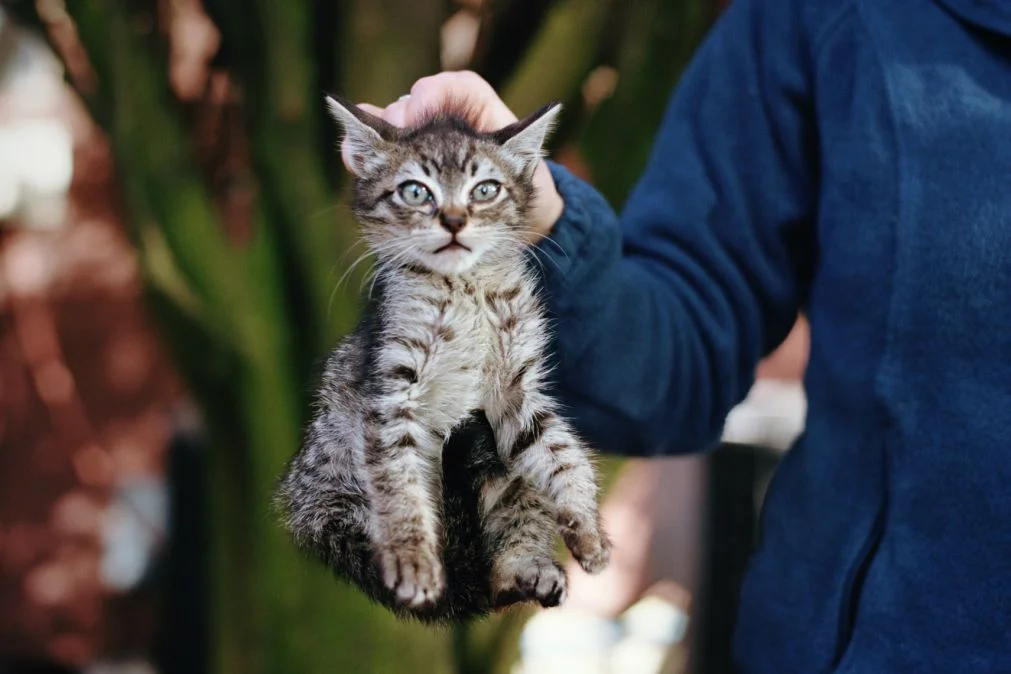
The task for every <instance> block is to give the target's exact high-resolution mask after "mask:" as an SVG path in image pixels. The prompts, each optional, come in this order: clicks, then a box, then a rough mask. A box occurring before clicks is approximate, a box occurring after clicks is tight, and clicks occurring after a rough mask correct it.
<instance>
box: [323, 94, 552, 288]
mask: <svg viewBox="0 0 1011 674" xmlns="http://www.w3.org/2000/svg"><path fill="white" fill-rule="evenodd" d="M328 103H329V105H330V109H331V112H332V113H333V114H334V116H335V117H336V118H337V119H339V120H340V121H341V122H342V124H343V126H344V129H345V133H346V134H347V140H348V142H349V144H350V146H351V148H352V151H351V161H350V163H351V169H352V171H353V172H354V173H355V177H356V181H355V214H356V215H357V217H358V220H359V221H360V222H361V223H362V226H363V234H364V237H365V239H366V241H367V242H368V244H369V246H370V247H371V248H372V249H373V251H374V252H375V253H376V254H377V257H378V258H379V260H380V263H381V264H384V265H387V266H402V265H406V264H411V265H415V266H421V267H424V268H425V269H428V270H431V271H433V272H436V273H439V274H447V275H455V274H460V273H463V272H465V271H467V270H469V269H471V268H473V267H474V266H475V265H476V264H479V263H480V262H482V261H489V260H495V259H499V260H501V259H503V258H505V257H508V256H515V255H517V254H519V253H520V251H521V250H522V247H523V238H522V235H523V233H524V229H525V227H526V212H527V208H528V206H529V203H530V200H531V198H532V196H533V189H532V182H531V180H532V175H533V171H534V168H536V165H537V162H538V161H539V159H540V156H541V146H542V144H543V141H544V138H545V136H546V134H547V132H548V131H549V130H550V126H551V123H552V121H553V119H554V117H555V115H556V114H557V111H558V109H559V106H553V107H550V108H545V109H543V110H542V111H540V112H539V113H537V114H535V115H533V116H531V117H530V118H528V119H526V120H523V121H521V122H517V123H516V124H514V125H512V126H510V127H507V128H506V129H503V130H502V131H499V132H496V133H492V134H480V133H476V132H474V131H473V130H472V129H471V128H469V127H468V126H467V125H466V124H465V123H463V122H461V121H460V120H459V119H455V118H446V117H435V118H433V119H432V120H430V121H428V122H426V123H425V124H423V125H422V126H420V127H418V128H416V129H409V130H399V129H395V128H393V127H391V126H389V125H387V124H385V123H383V122H382V121H381V120H378V119H376V118H375V117H371V116H368V115H366V114H365V113H363V112H362V111H360V110H357V108H350V107H349V106H345V105H343V104H342V103H340V102H338V101H335V100H333V99H329V100H328Z"/></svg>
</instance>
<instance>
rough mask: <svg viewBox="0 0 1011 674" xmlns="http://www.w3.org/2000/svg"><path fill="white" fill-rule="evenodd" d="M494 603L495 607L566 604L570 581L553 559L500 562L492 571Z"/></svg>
mask: <svg viewBox="0 0 1011 674" xmlns="http://www.w3.org/2000/svg"><path fill="white" fill-rule="evenodd" d="M491 584H492V603H493V605H494V606H495V608H505V607H506V606H511V605H512V604H518V603H520V602H524V601H530V600H534V601H537V602H539V603H540V605H541V606H543V607H544V608H550V607H552V606H558V605H559V604H561V603H562V602H563V601H565V593H566V589H567V587H568V581H567V579H566V578H565V571H564V570H562V567H560V566H559V565H558V564H557V563H555V561H554V560H553V559H539V558H531V557H516V558H512V559H509V560H500V561H499V562H497V563H496V564H495V569H494V570H493V572H492V580H491Z"/></svg>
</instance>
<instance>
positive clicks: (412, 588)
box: [378, 547, 445, 608]
mask: <svg viewBox="0 0 1011 674" xmlns="http://www.w3.org/2000/svg"><path fill="white" fill-rule="evenodd" d="M378 561H379V568H380V569H381V571H382V576H383V583H384V584H385V585H386V587H387V588H388V589H390V590H392V591H393V592H394V594H395V596H396V598H397V601H399V602H401V603H402V604H406V605H407V606H410V607H412V608H417V607H419V606H423V605H425V604H434V603H435V602H436V601H438V600H439V598H440V597H441V596H442V592H443V590H444V589H445V578H444V575H443V570H442V562H441V560H440V559H439V556H438V555H437V554H435V551H434V550H432V549H427V548H426V549H415V550H409V551H408V550H404V549H403V548H402V547H401V548H399V549H392V548H390V549H386V550H382V551H380V553H379V559H378Z"/></svg>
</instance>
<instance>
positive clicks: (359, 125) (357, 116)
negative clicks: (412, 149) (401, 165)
mask: <svg viewBox="0 0 1011 674" xmlns="http://www.w3.org/2000/svg"><path fill="white" fill-rule="evenodd" d="M326 105H327V108H328V109H329V111H330V116H331V117H333V118H334V119H335V120H337V122H338V123H339V124H340V125H341V128H342V129H344V142H345V143H346V144H347V148H348V153H347V155H346V158H347V161H348V165H349V168H350V169H351V172H352V173H354V174H355V175H359V176H361V175H368V174H369V173H372V172H374V171H375V170H376V169H378V168H381V167H382V166H383V165H385V164H386V156H387V154H389V151H390V147H389V144H390V142H391V141H393V140H394V139H395V138H396V136H397V130H396V128H395V127H394V126H393V125H391V124H389V123H387V122H386V121H384V120H382V119H380V118H379V117H376V116H375V115H370V114H369V113H367V112H365V111H364V110H362V109H361V108H359V107H358V106H357V105H353V104H351V103H349V102H347V101H345V100H343V99H341V98H339V97H336V96H327V97H326Z"/></svg>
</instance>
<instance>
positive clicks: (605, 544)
mask: <svg viewBox="0 0 1011 674" xmlns="http://www.w3.org/2000/svg"><path fill="white" fill-rule="evenodd" d="M558 529H559V532H560V533H561V535H562V540H563V541H565V547H567V548H568V549H569V551H570V552H571V553H572V556H573V557H575V559H576V561H577V562H579V566H581V567H582V568H583V571H586V572H587V573H590V574H597V573H600V572H601V571H603V570H604V569H605V568H607V564H608V562H609V561H610V559H611V540H610V539H609V538H608V537H607V534H605V533H604V530H603V529H602V528H601V526H600V523H599V522H598V520H597V519H596V518H593V519H591V518H585V517H579V516H577V515H576V514H575V513H574V512H572V511H568V510H559V511H558Z"/></svg>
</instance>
